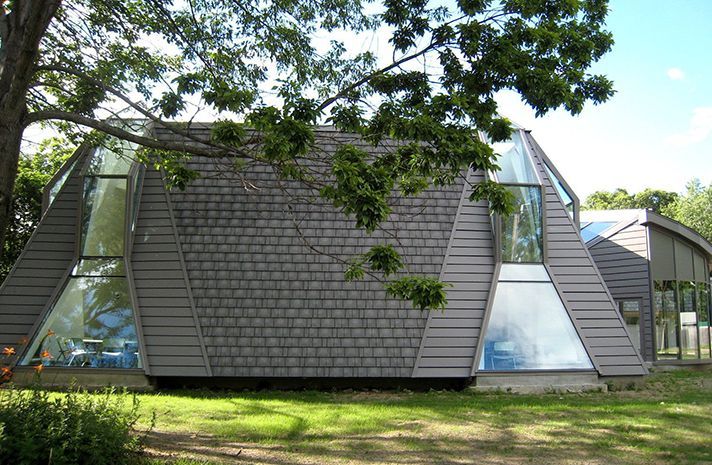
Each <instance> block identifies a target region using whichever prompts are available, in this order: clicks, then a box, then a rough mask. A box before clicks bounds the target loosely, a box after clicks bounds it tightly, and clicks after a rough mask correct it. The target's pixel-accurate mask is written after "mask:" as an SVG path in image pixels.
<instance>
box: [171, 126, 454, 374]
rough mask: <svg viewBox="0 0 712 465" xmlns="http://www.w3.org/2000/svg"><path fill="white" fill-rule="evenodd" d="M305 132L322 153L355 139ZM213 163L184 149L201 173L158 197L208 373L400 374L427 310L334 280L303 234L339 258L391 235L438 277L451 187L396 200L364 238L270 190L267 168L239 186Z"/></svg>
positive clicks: (415, 267)
mask: <svg viewBox="0 0 712 465" xmlns="http://www.w3.org/2000/svg"><path fill="white" fill-rule="evenodd" d="M198 134H201V133H199V132H198ZM202 135H203V136H205V137H207V135H208V133H207V131H204V132H203V133H202ZM317 137H318V138H319V146H320V147H322V148H323V149H324V151H325V152H326V153H329V152H333V150H335V147H336V146H335V144H334V143H333V142H332V141H334V140H336V141H347V140H348V141H352V142H355V143H357V144H359V142H358V141H354V140H352V138H350V137H349V136H345V135H342V134H339V133H335V132H333V131H325V132H321V131H320V132H319V133H318V134H317ZM369 149H370V150H372V148H369ZM224 163H225V160H210V159H206V158H194V159H193V160H192V161H191V163H190V167H191V168H193V169H196V170H198V171H199V172H200V173H201V178H200V179H198V180H196V181H194V182H193V183H191V184H190V185H189V186H188V188H187V189H186V191H184V192H179V191H171V194H170V196H171V201H172V204H173V206H174V211H175V218H176V224H177V228H178V232H179V235H180V242H181V245H182V249H183V254H184V257H185V261H186V266H187V270H188V274H189V279H190V283H191V285H192V289H193V295H194V298H195V304H196V309H197V312H198V315H199V317H200V323H201V325H202V328H203V332H204V335H205V343H206V348H207V351H208V356H209V359H210V364H211V366H212V369H213V374H214V375H215V376H245V377H286V376H298V377H410V376H411V375H412V372H413V367H414V365H415V359H416V356H417V352H418V349H419V347H420V343H421V339H422V336H423V330H424V328H425V324H426V320H427V314H426V313H423V312H419V311H417V310H413V309H412V308H410V303H408V302H402V301H399V300H395V299H390V298H388V297H387V296H386V294H385V291H384V290H383V286H382V284H381V283H379V282H376V281H374V280H371V279H368V278H367V279H364V280H362V281H357V282H352V283H348V282H345V281H344V278H343V276H344V270H345V265H344V264H343V263H339V262H337V261H335V260H334V259H333V258H331V257H329V256H327V255H324V254H319V253H315V252H314V251H313V250H310V248H309V247H308V246H307V245H306V243H308V244H310V245H311V246H313V247H315V248H317V249H318V250H320V251H322V252H324V253H326V254H331V255H336V256H339V257H342V258H343V259H349V258H350V257H352V256H354V255H356V254H360V253H363V252H365V251H367V250H368V248H369V247H370V246H371V245H374V244H377V243H383V242H386V241H390V240H391V239H392V238H389V236H390V235H395V236H396V237H397V241H398V242H399V244H400V245H399V246H398V248H399V250H400V252H401V253H402V255H403V258H404V261H405V262H406V263H407V266H408V269H409V271H410V272H412V273H415V274H422V275H431V276H438V275H439V274H440V271H441V266H442V263H443V257H444V255H445V250H446V248H447V245H448V241H449V238H450V233H451V230H452V224H453V221H454V218H455V214H456V212H457V208H458V205H459V203H460V195H461V192H462V184H459V185H456V186H452V188H448V189H444V190H437V191H436V190H432V191H428V192H426V193H424V194H423V195H422V196H420V197H418V198H415V199H398V200H397V201H396V205H395V207H394V214H393V216H392V217H391V221H389V222H388V223H387V224H385V225H384V229H385V230H386V231H387V233H384V232H382V231H376V232H374V233H373V234H372V235H368V234H366V233H364V232H363V231H360V230H357V229H355V227H354V223H353V222H352V221H348V220H346V219H344V217H343V215H342V214H341V213H340V212H338V211H335V209H334V208H333V207H331V206H328V205H324V204H323V203H322V202H321V201H319V200H315V201H314V202H308V201H305V200H304V198H309V197H313V194H312V193H310V192H307V191H306V190H304V189H300V188H298V187H294V186H291V187H287V188H285V189H280V188H279V187H278V186H277V185H276V178H275V176H274V174H273V173H272V171H271V169H269V168H267V167H259V166H258V167H254V168H251V169H250V170H249V171H248V172H246V173H244V175H245V177H246V178H247V179H249V180H250V182H252V183H254V184H255V185H256V186H257V187H258V188H259V189H257V190H252V191H248V190H246V189H245V188H244V187H243V186H242V184H241V183H240V182H239V179H237V177H236V176H235V175H229V174H227V173H226V172H225V169H224V166H221V164H224ZM297 225H298V229H297V227H296V226H297Z"/></svg>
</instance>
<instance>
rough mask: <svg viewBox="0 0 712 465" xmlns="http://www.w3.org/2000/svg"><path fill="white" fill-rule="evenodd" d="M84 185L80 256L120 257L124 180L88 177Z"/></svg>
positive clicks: (123, 213)
mask: <svg viewBox="0 0 712 465" xmlns="http://www.w3.org/2000/svg"><path fill="white" fill-rule="evenodd" d="M84 183H85V184H84V210H83V215H82V216H83V218H82V254H83V255H86V256H121V255H123V248H124V219H125V212H126V179H118V178H97V177H87V178H86V179H85V181H84Z"/></svg>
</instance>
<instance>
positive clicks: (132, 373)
mask: <svg viewBox="0 0 712 465" xmlns="http://www.w3.org/2000/svg"><path fill="white" fill-rule="evenodd" d="M13 371H14V372H15V374H14V375H13V377H12V382H13V384H15V385H16V386H20V387H22V386H31V385H40V386H42V387H46V388H66V387H68V386H76V387H82V388H85V389H89V390H96V389H102V388H106V387H122V388H127V389H131V390H135V391H152V390H153V389H154V386H153V383H152V382H151V380H150V379H149V378H148V376H146V374H145V373H144V372H143V370H109V369H101V368H66V367H63V368H51V367H48V368H45V369H43V370H42V372H41V373H39V374H38V373H36V372H35V370H34V368H33V367H24V366H23V367H15V369H14V370H13Z"/></svg>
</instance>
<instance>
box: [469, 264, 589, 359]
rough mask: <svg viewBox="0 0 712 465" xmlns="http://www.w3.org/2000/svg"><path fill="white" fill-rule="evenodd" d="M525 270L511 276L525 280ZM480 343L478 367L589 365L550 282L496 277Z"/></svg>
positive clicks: (526, 272)
mask: <svg viewBox="0 0 712 465" xmlns="http://www.w3.org/2000/svg"><path fill="white" fill-rule="evenodd" d="M510 266H511V267H517V266H519V267H531V266H533V265H510ZM530 271H531V270H529V271H525V272H522V273H515V274H514V275H515V276H517V278H516V279H527V276H528V275H531V272H530ZM543 271H544V272H546V270H543ZM538 274H539V273H536V276H537V277H538ZM509 275H510V276H514V275H513V274H512V273H509ZM500 276H501V275H500ZM483 344H484V346H483V351H482V356H481V358H480V363H479V369H480V370H483V371H511V370H556V369H592V368H593V365H592V364H591V361H590V359H589V358H588V355H587V354H586V351H585V349H584V347H583V344H582V343H581V340H580V339H579V337H578V334H577V333H576V330H575V328H574V326H573V323H572V322H571V319H570V318H569V316H568V314H567V312H566V308H564V304H563V303H562V301H561V298H560V297H559V295H558V294H557V293H556V289H555V288H554V285H553V284H552V283H551V282H529V281H502V280H500V281H499V282H498V283H497V288H496V290H495V295H494V301H493V303H492V310H491V315H490V319H489V322H488V324H487V328H486V330H485V333H484V342H483Z"/></svg>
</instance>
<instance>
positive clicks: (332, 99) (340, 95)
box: [317, 41, 440, 111]
mask: <svg viewBox="0 0 712 465" xmlns="http://www.w3.org/2000/svg"><path fill="white" fill-rule="evenodd" d="M439 45H440V43H439V42H436V41H434V42H431V43H430V45H428V46H427V47H425V48H423V49H422V50H420V51H418V52H415V53H413V54H411V55H407V56H404V57H403V58H401V59H399V60H396V61H394V62H393V63H391V64H390V65H388V66H386V67H385V68H381V69H379V70H376V71H374V72H373V73H371V74H369V75H368V76H364V77H363V78H361V79H359V80H358V81H356V82H354V83H353V84H350V85H348V86H346V87H344V88H343V89H341V90H340V91H339V93H337V94H336V95H333V96H331V97H329V98H327V99H326V100H324V101H323V102H322V103H321V105H319V107H318V108H317V110H318V111H323V110H324V109H326V108H327V107H328V106H329V105H331V104H332V103H334V102H336V101H337V100H339V99H341V98H344V97H346V96H347V95H348V93H349V92H351V91H352V90H354V89H357V88H359V87H361V86H362V85H364V84H365V83H367V82H368V81H370V80H371V79H373V78H375V77H376V76H380V75H382V74H385V73H387V72H388V71H390V70H392V69H394V68H397V67H399V66H400V65H402V64H403V63H407V62H409V61H410V60H412V59H414V58H418V57H419V56H422V55H425V54H426V53H428V52H429V51H431V50H433V49H435V47H437V46H439Z"/></svg>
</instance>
